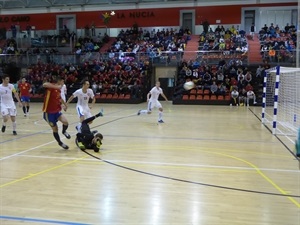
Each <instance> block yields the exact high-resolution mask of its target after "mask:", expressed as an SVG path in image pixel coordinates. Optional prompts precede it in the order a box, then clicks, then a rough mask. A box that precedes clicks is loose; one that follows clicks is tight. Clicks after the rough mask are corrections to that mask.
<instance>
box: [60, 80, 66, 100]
mask: <svg viewBox="0 0 300 225" xmlns="http://www.w3.org/2000/svg"><path fill="white" fill-rule="evenodd" d="M62 82H63V84H62V86H61V89H60V94H61V99H63V100H64V101H65V102H66V95H67V86H66V85H65V81H64V80H62Z"/></svg>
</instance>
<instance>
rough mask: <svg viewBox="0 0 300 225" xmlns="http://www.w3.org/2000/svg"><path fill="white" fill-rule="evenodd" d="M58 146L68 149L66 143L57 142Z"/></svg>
mask: <svg viewBox="0 0 300 225" xmlns="http://www.w3.org/2000/svg"><path fill="white" fill-rule="evenodd" d="M58 145H59V146H61V147H62V148H63V149H69V146H68V145H66V144H64V143H62V142H61V143H60V144H58Z"/></svg>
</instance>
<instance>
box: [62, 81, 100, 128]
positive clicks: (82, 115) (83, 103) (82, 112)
mask: <svg viewBox="0 0 300 225" xmlns="http://www.w3.org/2000/svg"><path fill="white" fill-rule="evenodd" d="M89 87H90V82H89V81H88V80H84V81H83V83H82V88H80V89H78V90H76V91H75V92H74V93H73V94H72V95H71V96H70V98H69V99H68V101H67V104H69V103H70V102H71V101H72V100H73V99H74V98H76V97H77V104H76V111H77V114H78V116H79V119H80V124H78V125H77V126H76V129H77V130H78V131H80V127H81V122H82V121H83V120H85V119H87V118H89V117H92V116H93V115H92V113H91V110H90V109H91V108H92V107H93V106H94V105H95V102H96V98H95V95H94V92H93V90H92V89H91V88H89ZM90 99H92V104H91V105H89V101H90Z"/></svg>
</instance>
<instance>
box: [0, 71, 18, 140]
mask: <svg viewBox="0 0 300 225" xmlns="http://www.w3.org/2000/svg"><path fill="white" fill-rule="evenodd" d="M12 94H14V96H15V98H16V99H17V100H18V103H19V106H20V107H22V103H21V100H20V97H19V94H18V92H17V91H16V89H15V88H14V85H13V84H11V83H9V76H8V75H3V76H2V84H0V99H1V100H0V102H1V107H0V108H1V115H2V118H3V123H2V128H1V131H2V133H4V132H5V129H6V122H7V121H8V119H9V118H10V119H11V121H12V127H13V134H14V135H17V131H16V127H17V124H16V115H17V109H16V105H15V102H14V99H13V97H12Z"/></svg>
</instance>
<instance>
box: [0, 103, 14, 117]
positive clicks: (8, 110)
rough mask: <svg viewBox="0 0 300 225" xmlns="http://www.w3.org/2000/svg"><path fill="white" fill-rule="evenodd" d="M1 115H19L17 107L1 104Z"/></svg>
mask: <svg viewBox="0 0 300 225" xmlns="http://www.w3.org/2000/svg"><path fill="white" fill-rule="evenodd" d="M1 115H2V116H16V115H17V109H16V106H15V105H4V104H1Z"/></svg>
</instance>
